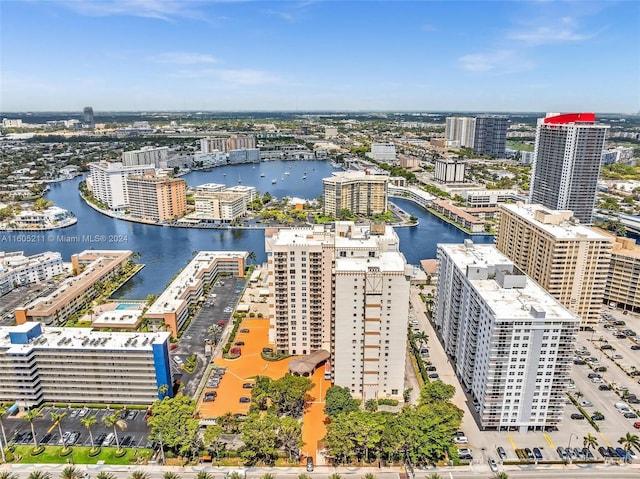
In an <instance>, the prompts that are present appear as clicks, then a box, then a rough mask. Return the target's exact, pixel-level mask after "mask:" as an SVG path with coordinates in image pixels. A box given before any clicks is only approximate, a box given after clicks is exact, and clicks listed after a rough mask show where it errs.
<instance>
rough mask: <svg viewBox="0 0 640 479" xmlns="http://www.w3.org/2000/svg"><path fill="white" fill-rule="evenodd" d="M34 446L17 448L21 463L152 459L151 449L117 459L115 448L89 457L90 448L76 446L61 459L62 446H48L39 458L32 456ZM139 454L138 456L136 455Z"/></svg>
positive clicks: (130, 451)
mask: <svg viewBox="0 0 640 479" xmlns="http://www.w3.org/2000/svg"><path fill="white" fill-rule="evenodd" d="M32 449H33V446H16V450H15V452H14V454H17V455H20V456H22V459H21V460H20V461H19V462H20V463H22V464H36V463H42V464H66V463H67V461H69V462H71V463H73V464H97V462H98V461H104V463H105V464H135V463H136V458H139V457H143V458H145V459H148V458H150V457H151V454H152V450H151V449H130V448H128V449H127V453H126V454H125V455H124V456H122V457H115V453H116V448H115V447H103V448H102V451H101V452H100V454H99V455H97V456H95V457H89V451H90V450H91V448H90V447H80V446H74V447H73V452H72V453H71V454H69V455H68V456H65V457H60V450H61V449H62V447H61V446H47V447H46V448H45V450H44V452H43V453H42V454H40V455H38V456H32V455H31V450H32ZM136 452H137V454H136Z"/></svg>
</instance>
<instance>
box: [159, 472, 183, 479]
mask: <svg viewBox="0 0 640 479" xmlns="http://www.w3.org/2000/svg"><path fill="white" fill-rule="evenodd" d="M162 479H181V477H180V476H179V475H178V474H176V473H175V472H173V471H167V472H165V473H164V474H163V475H162Z"/></svg>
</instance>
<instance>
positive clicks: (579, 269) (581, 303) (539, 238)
mask: <svg viewBox="0 0 640 479" xmlns="http://www.w3.org/2000/svg"><path fill="white" fill-rule="evenodd" d="M495 243H496V246H497V248H498V249H499V250H500V251H502V252H503V253H504V254H505V255H507V256H508V257H509V258H510V259H511V260H512V261H513V262H514V263H515V264H516V266H518V268H520V269H522V270H523V271H524V273H525V274H527V276H529V277H531V278H532V279H533V280H535V281H537V282H538V283H539V284H540V285H541V286H542V287H543V288H544V289H546V290H547V291H548V292H549V293H550V294H551V295H553V297H554V298H556V299H557V300H558V301H560V303H562V305H563V306H565V307H566V308H568V309H569V310H570V311H571V312H573V313H574V314H576V315H577V316H578V317H580V319H581V326H582V327H584V326H587V325H590V324H595V323H597V321H598V319H599V311H600V308H601V307H602V302H603V300H604V295H605V287H606V283H607V272H608V270H609V264H610V261H611V251H612V248H613V238H612V237H611V236H609V235H606V234H603V233H601V232H599V231H598V230H596V229H593V228H589V227H587V226H583V225H581V224H579V222H577V221H575V220H574V219H573V213H572V212H571V211H567V210H550V209H548V208H545V207H544V206H542V205H531V204H527V205H525V204H523V203H518V204H505V205H502V206H501V211H500V223H499V227H498V234H497V235H496V239H495Z"/></svg>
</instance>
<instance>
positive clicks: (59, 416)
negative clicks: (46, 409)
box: [51, 412, 67, 449]
mask: <svg viewBox="0 0 640 479" xmlns="http://www.w3.org/2000/svg"><path fill="white" fill-rule="evenodd" d="M66 415H67V413H66V412H61V413H55V412H52V413H51V422H52V423H53V426H54V427H55V426H58V431H59V432H60V440H61V441H62V436H63V434H62V420H63V419H64V418H65V416H66ZM62 448H63V449H66V448H67V444H66V443H64V444H63V445H62Z"/></svg>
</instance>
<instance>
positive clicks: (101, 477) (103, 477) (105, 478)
mask: <svg viewBox="0 0 640 479" xmlns="http://www.w3.org/2000/svg"><path fill="white" fill-rule="evenodd" d="M96 479H116V476H115V475H114V474H111V473H110V472H106V471H100V472H99V473H98V474H96Z"/></svg>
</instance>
